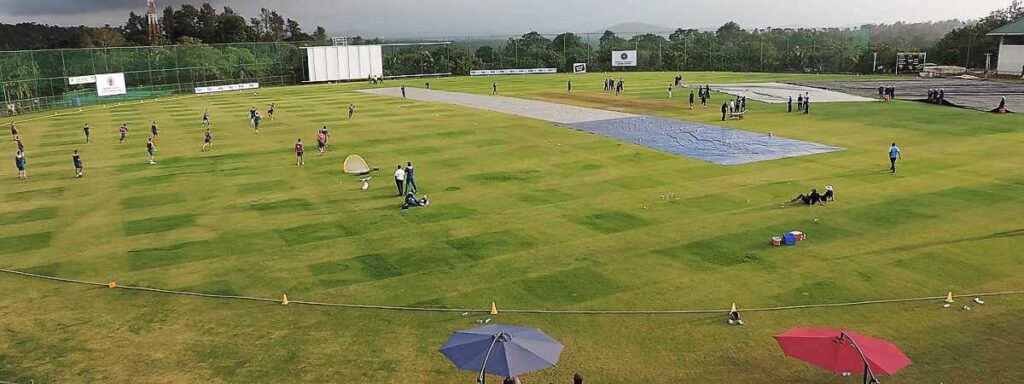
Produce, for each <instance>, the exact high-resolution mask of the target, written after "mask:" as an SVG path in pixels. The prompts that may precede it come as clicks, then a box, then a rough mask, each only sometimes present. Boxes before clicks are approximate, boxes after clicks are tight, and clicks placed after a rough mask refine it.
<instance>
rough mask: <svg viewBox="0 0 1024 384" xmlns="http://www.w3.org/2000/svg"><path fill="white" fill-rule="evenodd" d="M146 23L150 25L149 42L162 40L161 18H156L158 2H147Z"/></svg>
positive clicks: (147, 0) (153, 0)
mask: <svg viewBox="0 0 1024 384" xmlns="http://www.w3.org/2000/svg"><path fill="white" fill-rule="evenodd" d="M146 8H147V9H146V22H147V23H149V42H150V43H153V42H156V41H157V40H158V39H159V38H160V18H158V17H157V16H156V0H146Z"/></svg>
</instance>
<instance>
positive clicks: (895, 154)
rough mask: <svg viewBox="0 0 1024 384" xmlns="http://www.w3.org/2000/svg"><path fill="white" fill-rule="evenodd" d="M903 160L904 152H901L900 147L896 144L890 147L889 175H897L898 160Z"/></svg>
mask: <svg viewBox="0 0 1024 384" xmlns="http://www.w3.org/2000/svg"><path fill="white" fill-rule="evenodd" d="M902 158H903V152H900V147H897V146H896V143H892V146H890V147H889V164H890V165H889V173H892V174H895V173H896V160H900V159H902Z"/></svg>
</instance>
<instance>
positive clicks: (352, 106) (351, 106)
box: [348, 104, 356, 120]
mask: <svg viewBox="0 0 1024 384" xmlns="http://www.w3.org/2000/svg"><path fill="white" fill-rule="evenodd" d="M355 114H356V105H355V104H349V105H348V119H349V120H352V116H355Z"/></svg>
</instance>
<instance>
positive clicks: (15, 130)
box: [11, 121, 18, 140]
mask: <svg viewBox="0 0 1024 384" xmlns="http://www.w3.org/2000/svg"><path fill="white" fill-rule="evenodd" d="M15 137H18V126H17V125H15V124H14V122H13V121H12V122H11V140H14V138H15Z"/></svg>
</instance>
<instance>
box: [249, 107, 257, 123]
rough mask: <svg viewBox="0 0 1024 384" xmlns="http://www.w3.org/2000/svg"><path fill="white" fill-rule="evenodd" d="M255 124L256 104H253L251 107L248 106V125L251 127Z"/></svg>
mask: <svg viewBox="0 0 1024 384" xmlns="http://www.w3.org/2000/svg"><path fill="white" fill-rule="evenodd" d="M255 125H256V106H253V107H252V108H249V126H250V127H252V126H255Z"/></svg>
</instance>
